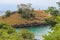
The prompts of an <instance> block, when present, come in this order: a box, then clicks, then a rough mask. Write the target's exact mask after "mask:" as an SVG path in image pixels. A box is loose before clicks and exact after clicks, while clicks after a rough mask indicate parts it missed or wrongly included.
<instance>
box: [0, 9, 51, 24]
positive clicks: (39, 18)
mask: <svg viewBox="0 0 60 40" xmlns="http://www.w3.org/2000/svg"><path fill="white" fill-rule="evenodd" d="M49 17H50V16H49V15H48V14H46V13H45V12H44V11H42V10H35V19H34V20H26V19H23V18H22V17H21V15H20V14H18V13H14V14H12V15H11V16H10V17H7V18H4V19H2V17H0V22H5V23H7V24H9V25H14V24H30V23H33V22H40V23H44V22H45V21H44V19H45V18H49Z"/></svg>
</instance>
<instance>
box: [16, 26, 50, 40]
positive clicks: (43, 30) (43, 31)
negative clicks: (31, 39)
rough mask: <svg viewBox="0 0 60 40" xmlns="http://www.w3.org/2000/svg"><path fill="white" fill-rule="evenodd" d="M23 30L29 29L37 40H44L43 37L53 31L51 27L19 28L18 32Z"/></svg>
mask: <svg viewBox="0 0 60 40" xmlns="http://www.w3.org/2000/svg"><path fill="white" fill-rule="evenodd" d="M23 29H28V30H29V31H31V32H33V33H34V34H35V38H36V39H39V40H43V38H42V35H43V34H47V33H48V31H51V29H50V26H39V27H29V28H17V31H21V30H23Z"/></svg>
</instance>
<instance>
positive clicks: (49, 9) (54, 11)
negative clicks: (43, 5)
mask: <svg viewBox="0 0 60 40" xmlns="http://www.w3.org/2000/svg"><path fill="white" fill-rule="evenodd" d="M47 11H48V13H50V14H51V15H53V16H58V13H59V11H58V10H57V9H56V7H48V10H47Z"/></svg>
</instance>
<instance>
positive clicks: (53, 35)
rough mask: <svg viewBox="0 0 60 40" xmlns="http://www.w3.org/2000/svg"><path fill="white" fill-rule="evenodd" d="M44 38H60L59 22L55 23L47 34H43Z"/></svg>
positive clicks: (58, 39) (45, 39) (46, 39)
mask: <svg viewBox="0 0 60 40" xmlns="http://www.w3.org/2000/svg"><path fill="white" fill-rule="evenodd" d="M43 38H44V40H60V24H56V25H55V27H54V28H53V29H52V32H49V34H48V35H44V36H43Z"/></svg>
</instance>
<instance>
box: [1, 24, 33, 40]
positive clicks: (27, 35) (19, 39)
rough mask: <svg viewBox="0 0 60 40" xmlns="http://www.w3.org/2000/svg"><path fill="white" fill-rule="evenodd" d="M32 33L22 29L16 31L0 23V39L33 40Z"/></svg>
mask: <svg viewBox="0 0 60 40" xmlns="http://www.w3.org/2000/svg"><path fill="white" fill-rule="evenodd" d="M33 38H34V34H33V33H31V32H29V31H28V30H23V31H21V32H20V33H17V32H16V30H15V29H14V28H12V27H11V26H9V25H7V24H5V23H1V24H0V40H25V39H28V40H33Z"/></svg>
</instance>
